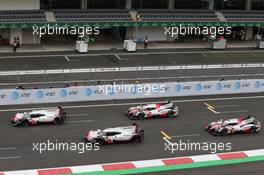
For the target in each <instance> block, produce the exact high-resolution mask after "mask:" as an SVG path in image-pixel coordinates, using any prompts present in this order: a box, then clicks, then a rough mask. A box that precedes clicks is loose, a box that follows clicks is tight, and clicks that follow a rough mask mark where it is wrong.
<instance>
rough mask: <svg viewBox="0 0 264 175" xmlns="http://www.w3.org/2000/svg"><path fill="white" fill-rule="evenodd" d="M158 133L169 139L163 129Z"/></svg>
mask: <svg viewBox="0 0 264 175" xmlns="http://www.w3.org/2000/svg"><path fill="white" fill-rule="evenodd" d="M160 133H161V134H162V135H163V136H164V137H165V138H167V139H168V140H171V137H170V136H169V135H168V134H167V133H166V132H165V131H160Z"/></svg>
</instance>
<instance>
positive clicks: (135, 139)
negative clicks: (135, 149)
mask: <svg viewBox="0 0 264 175" xmlns="http://www.w3.org/2000/svg"><path fill="white" fill-rule="evenodd" d="M143 139H144V131H143V130H142V129H141V128H140V127H139V126H138V125H137V124H136V123H134V124H133V125H132V126H123V127H115V128H107V129H104V130H100V129H98V130H90V131H88V133H87V134H86V136H85V137H84V140H85V141H87V142H91V143H93V144H95V143H98V144H100V145H102V144H112V143H121V142H131V143H140V142H142V141H143Z"/></svg>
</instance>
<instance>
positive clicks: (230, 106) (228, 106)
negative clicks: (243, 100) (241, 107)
mask: <svg viewBox="0 0 264 175" xmlns="http://www.w3.org/2000/svg"><path fill="white" fill-rule="evenodd" d="M214 107H215V108H232V107H238V105H220V106H214Z"/></svg>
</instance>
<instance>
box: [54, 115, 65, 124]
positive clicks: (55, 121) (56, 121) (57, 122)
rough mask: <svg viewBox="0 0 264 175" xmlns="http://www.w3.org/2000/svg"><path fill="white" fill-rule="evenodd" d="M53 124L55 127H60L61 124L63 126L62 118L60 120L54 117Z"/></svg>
mask: <svg viewBox="0 0 264 175" xmlns="http://www.w3.org/2000/svg"><path fill="white" fill-rule="evenodd" d="M54 123H55V124H56V125H61V124H63V123H64V122H63V118H61V117H56V118H55V119H54Z"/></svg>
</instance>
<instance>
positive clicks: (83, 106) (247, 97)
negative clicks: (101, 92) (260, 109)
mask: <svg viewBox="0 0 264 175" xmlns="http://www.w3.org/2000/svg"><path fill="white" fill-rule="evenodd" d="M261 98H264V96H243V97H223V98H197V99H188V100H173V101H172V102H174V103H189V102H201V101H202V102H203V101H221V100H223V101H224V100H243V99H244V100H245V99H261ZM164 101H165V100H163V101H152V102H146V101H139V102H130V103H129V102H128V103H106V104H91V105H69V106H64V107H63V108H65V109H71V108H94V107H106V106H128V105H138V104H150V103H151V104H152V103H162V102H164ZM43 108H44V109H46V108H57V106H50V107H42V108H13V109H2V110H0V112H5V111H29V110H33V109H43Z"/></svg>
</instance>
